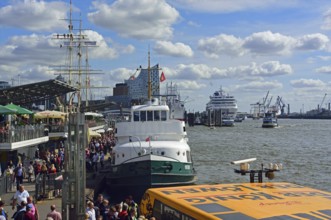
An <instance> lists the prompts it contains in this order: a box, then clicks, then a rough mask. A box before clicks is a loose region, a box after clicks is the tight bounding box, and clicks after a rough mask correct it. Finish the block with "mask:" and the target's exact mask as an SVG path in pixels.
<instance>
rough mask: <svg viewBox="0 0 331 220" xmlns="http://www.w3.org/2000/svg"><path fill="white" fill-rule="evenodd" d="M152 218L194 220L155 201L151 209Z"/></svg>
mask: <svg viewBox="0 0 331 220" xmlns="http://www.w3.org/2000/svg"><path fill="white" fill-rule="evenodd" d="M153 216H154V217H155V218H156V219H167V220H195V218H192V217H190V216H188V215H185V214H184V213H182V212H180V211H178V210H177V209H175V208H173V207H170V206H168V205H166V204H164V203H162V202H160V201H159V200H155V202H154V207H153Z"/></svg>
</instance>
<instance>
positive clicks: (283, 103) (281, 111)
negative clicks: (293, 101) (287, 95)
mask: <svg viewBox="0 0 331 220" xmlns="http://www.w3.org/2000/svg"><path fill="white" fill-rule="evenodd" d="M276 103H277V105H278V107H279V108H280V114H281V115H284V113H285V111H284V109H285V107H286V104H285V102H284V101H283V99H282V97H280V96H278V97H277V101H276Z"/></svg>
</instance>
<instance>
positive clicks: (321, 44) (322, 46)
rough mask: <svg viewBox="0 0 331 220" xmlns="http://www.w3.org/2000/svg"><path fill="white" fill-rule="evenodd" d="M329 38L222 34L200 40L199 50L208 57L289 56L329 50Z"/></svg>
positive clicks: (313, 35) (273, 34) (270, 33)
mask: <svg viewBox="0 0 331 220" xmlns="http://www.w3.org/2000/svg"><path fill="white" fill-rule="evenodd" d="M328 47H329V38H328V37H327V36H326V35H324V34H320V33H316V34H309V35H304V36H302V37H299V38H294V37H291V36H285V35H282V34H280V33H273V32H271V31H264V32H257V33H253V34H251V35H250V36H248V37H246V38H244V39H241V38H237V37H235V36H233V35H225V34H220V35H217V36H214V37H207V38H204V39H200V40H199V43H198V49H199V50H201V51H203V52H204V54H205V55H206V56H207V57H212V58H219V56H220V55H228V56H243V55H248V54H251V55H259V56H262V55H263V56H265V55H269V56H271V55H289V54H292V53H293V52H294V50H295V49H297V50H304V51H312V50H328Z"/></svg>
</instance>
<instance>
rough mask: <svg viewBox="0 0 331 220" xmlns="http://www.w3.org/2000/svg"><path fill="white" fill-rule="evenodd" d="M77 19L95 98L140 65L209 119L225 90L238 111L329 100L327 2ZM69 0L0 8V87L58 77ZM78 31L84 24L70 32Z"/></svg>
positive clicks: (100, 12)
mask: <svg viewBox="0 0 331 220" xmlns="http://www.w3.org/2000/svg"><path fill="white" fill-rule="evenodd" d="M72 3H73V9H74V10H73V18H75V19H79V18H80V17H81V19H82V26H83V28H85V29H86V30H84V34H86V35H87V36H88V38H89V39H90V40H91V41H96V42H97V45H98V46H97V47H95V48H90V50H89V63H90V65H91V68H92V69H96V70H101V71H102V72H103V74H97V75H92V76H91V84H92V85H93V86H96V87H97V86H100V87H108V88H106V89H93V96H94V98H100V97H104V96H106V95H112V88H113V87H114V86H115V84H116V83H119V82H123V81H124V80H125V79H127V78H129V76H130V75H132V74H133V73H134V72H135V69H136V68H137V67H139V65H142V66H143V67H147V57H148V56H147V53H148V48H150V52H151V64H152V65H154V64H156V63H159V65H160V67H161V68H162V71H163V72H164V74H165V76H166V81H164V82H163V83H162V84H161V90H162V89H164V87H165V85H166V83H170V82H173V83H176V84H177V86H178V88H179V90H180V93H181V96H182V98H183V99H185V100H186V101H187V102H186V108H187V110H188V111H191V112H192V111H203V110H204V109H205V106H206V103H207V102H208V100H209V96H210V95H211V94H212V93H213V92H214V91H215V90H217V89H219V88H220V87H221V86H222V88H223V89H224V90H225V91H226V92H228V93H229V94H231V95H234V96H235V97H236V98H237V100H238V106H239V111H248V112H249V111H250V108H251V106H250V104H252V103H256V102H258V101H262V98H263V97H264V96H265V95H266V93H267V91H270V96H269V97H271V96H272V97H273V101H272V103H273V102H274V101H276V98H277V96H281V97H282V98H283V100H284V101H285V102H286V103H288V104H290V106H291V111H292V112H300V111H301V110H304V111H308V110H311V109H314V108H317V105H318V104H320V103H321V102H322V99H323V97H324V95H325V94H327V96H326V99H325V102H324V104H323V107H326V106H325V104H326V103H328V102H330V101H331V78H330V74H331V64H330V60H331V54H330V51H331V42H330V36H329V35H330V29H331V2H330V1H327V0H309V1H308V0H307V1H303V0H301V1H299V0H287V1H279V0H278V1H276V0H263V1H262V0H250V1H246V0H233V1H229V0H204V1H201V0H200V1H198V0H168V1H166V0H140V1H137V0H117V1H106V0H94V1H82V0H80V1H79V0H72ZM68 16H69V0H66V1H38V0H1V1H0V28H1V31H0V73H1V79H0V80H1V81H9V82H10V83H12V82H13V83H14V85H18V84H19V83H20V84H27V83H32V82H37V81H43V80H48V79H53V78H55V77H56V75H55V71H54V69H52V66H54V65H63V64H64V63H65V57H66V51H65V49H64V48H60V46H59V45H60V44H61V42H59V41H57V40H54V39H52V36H54V34H55V33H66V32H67V23H66V21H65V20H63V19H64V18H68ZM74 26H75V27H78V26H79V23H77V22H75V23H74Z"/></svg>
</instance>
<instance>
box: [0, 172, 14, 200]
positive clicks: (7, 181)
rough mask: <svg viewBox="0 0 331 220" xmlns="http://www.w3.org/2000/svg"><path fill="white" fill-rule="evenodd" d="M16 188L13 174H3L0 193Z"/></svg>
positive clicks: (0, 179)
mask: <svg viewBox="0 0 331 220" xmlns="http://www.w3.org/2000/svg"><path fill="white" fill-rule="evenodd" d="M14 189H16V188H15V181H14V178H13V176H8V175H3V176H1V177H0V195H3V194H5V193H8V192H12V191H13V190H14Z"/></svg>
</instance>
